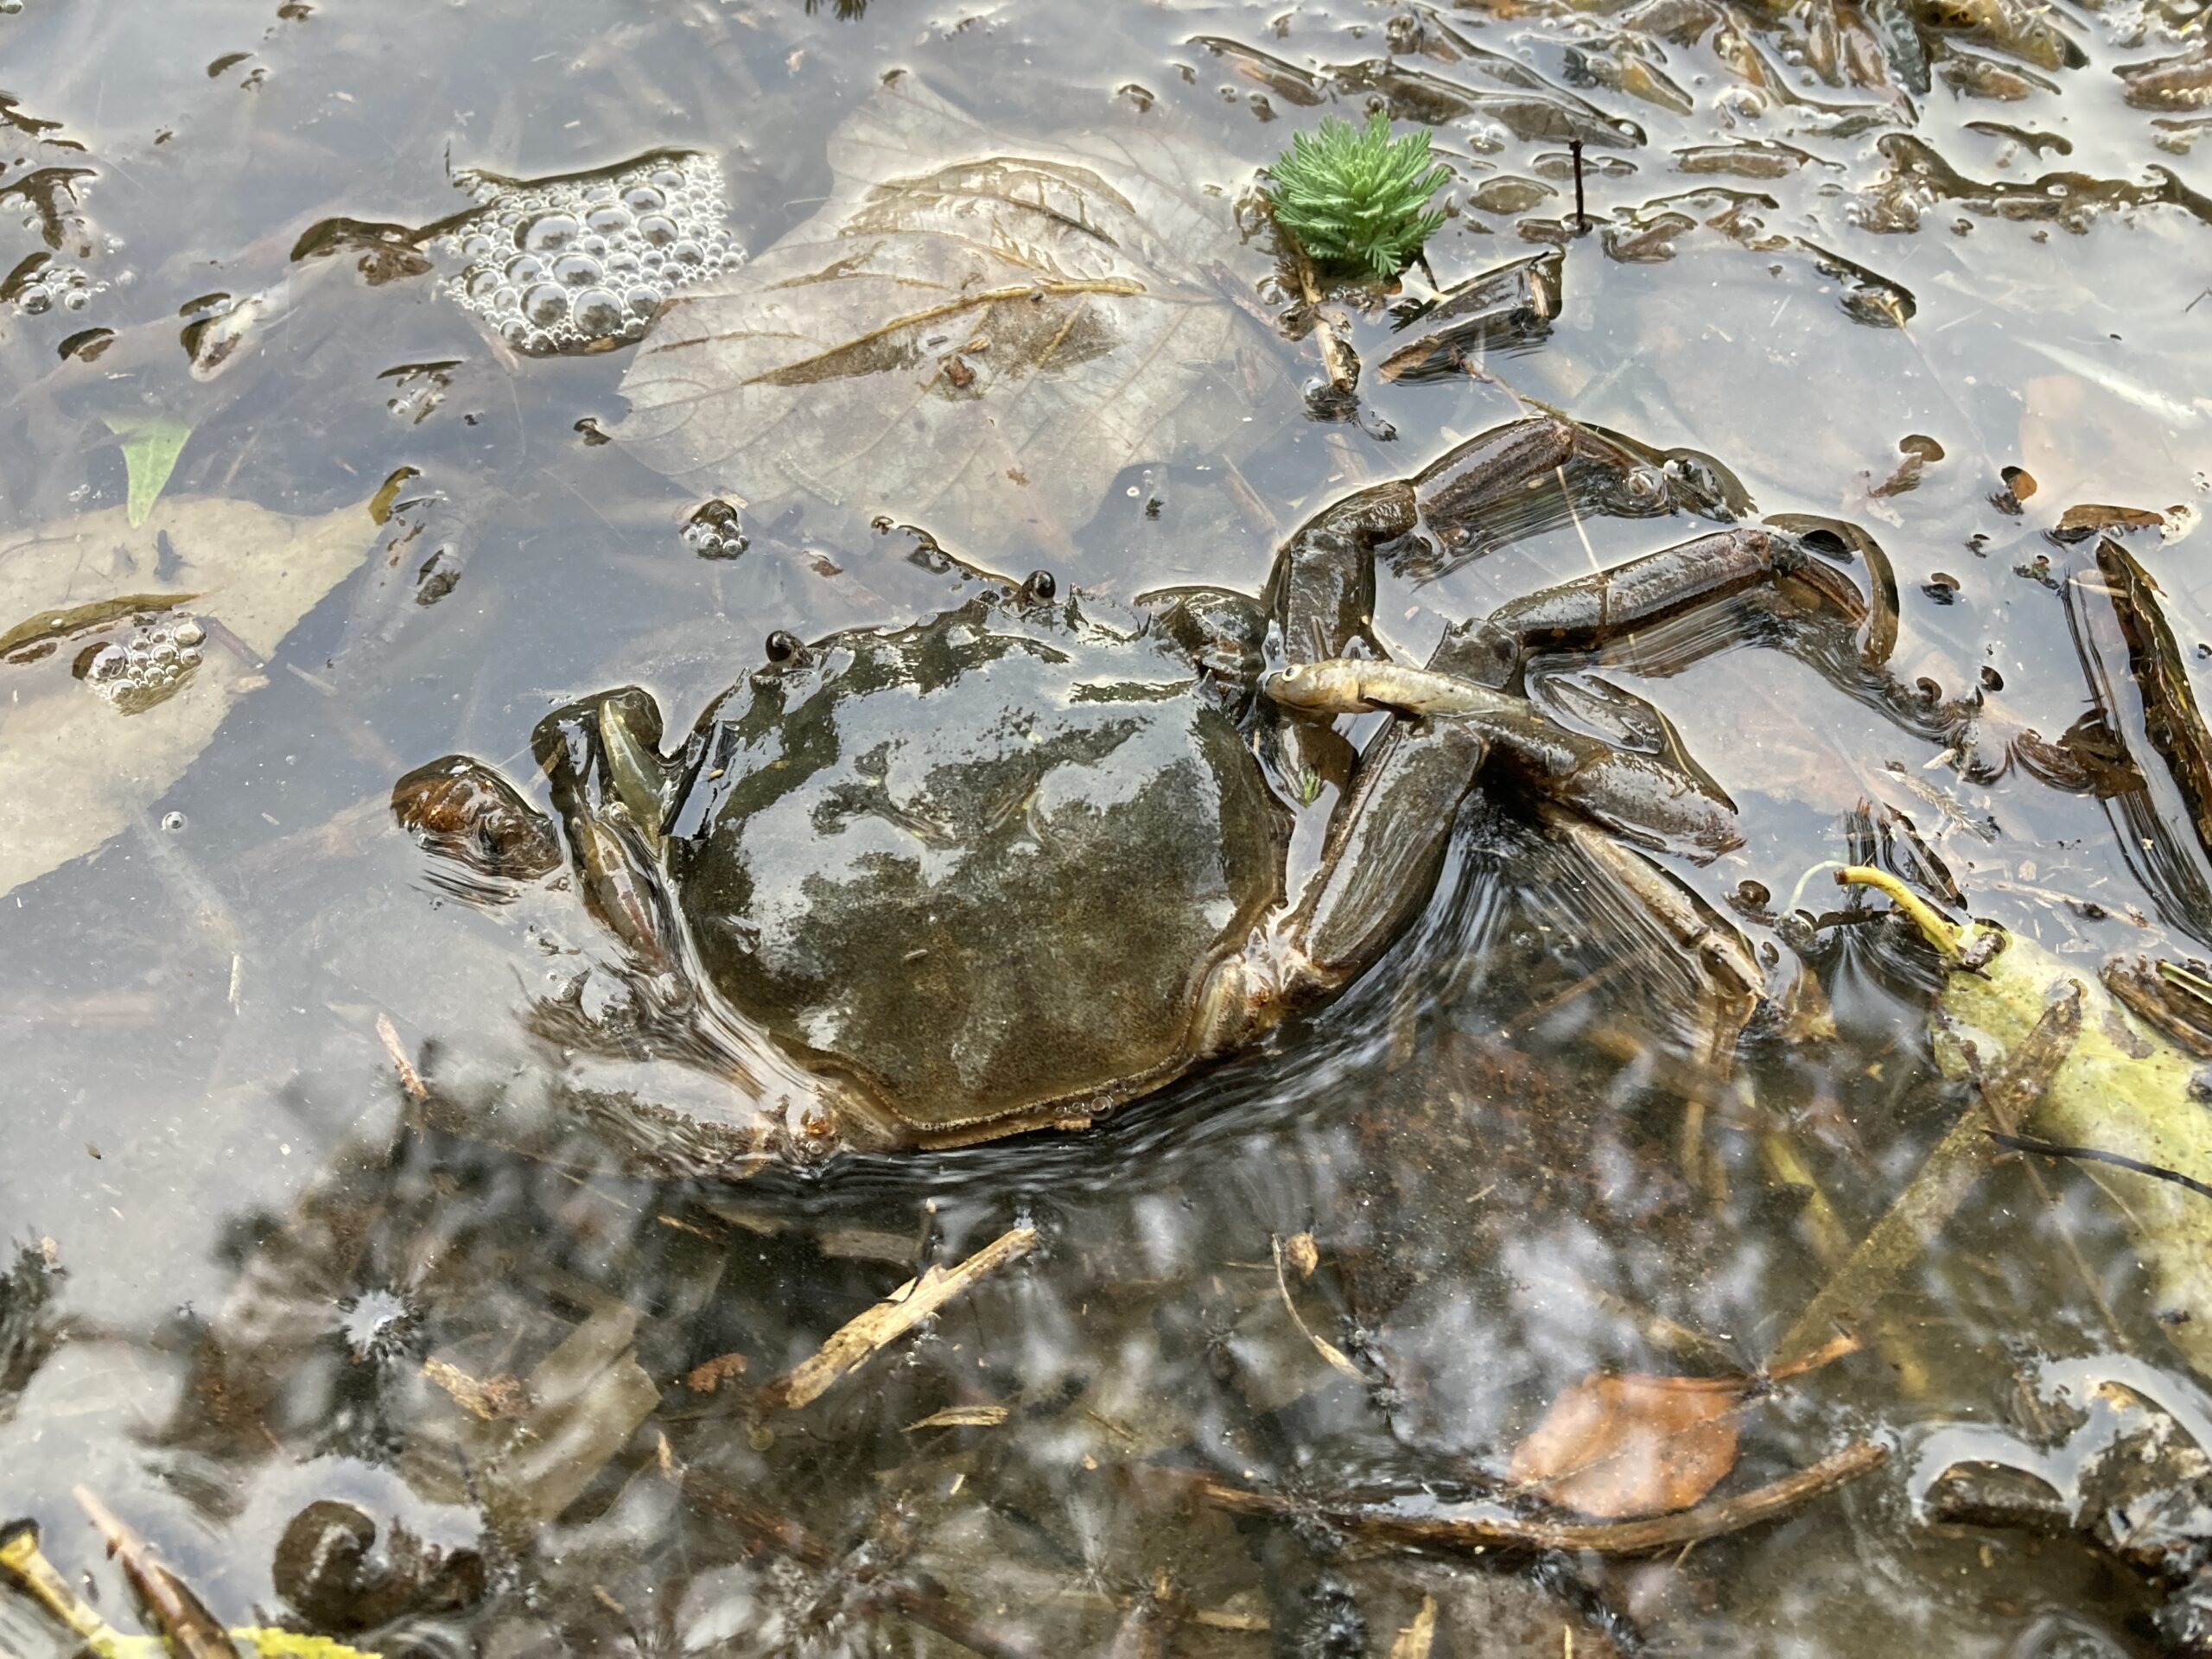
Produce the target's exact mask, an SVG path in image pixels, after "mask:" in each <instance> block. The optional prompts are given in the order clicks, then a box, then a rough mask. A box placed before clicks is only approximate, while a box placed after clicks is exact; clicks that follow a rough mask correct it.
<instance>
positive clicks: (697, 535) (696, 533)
mask: <svg viewBox="0 0 2212 1659" xmlns="http://www.w3.org/2000/svg"><path fill="white" fill-rule="evenodd" d="M683 539H684V542H685V543H687V544H688V545H689V546H690V549H691V550H692V551H693V552H694V553H696V554H697V555H698V556H700V557H701V558H702V559H734V558H735V557H736V556H738V555H739V554H741V553H742V552H744V551H745V550H746V549H747V547H749V546H750V545H752V543H750V542H749V541H748V540H747V538H746V534H745V531H744V527H743V526H742V524H741V523H740V522H739V519H738V515H737V509H736V508H735V507H734V506H732V505H730V504H729V503H728V502H727V501H724V500H722V499H721V498H719V497H717V498H715V499H713V500H710V501H707V502H703V503H702V504H701V505H700V507H699V509H698V511H696V512H694V513H693V514H692V515H691V516H690V518H686V519H685V520H684V521H683Z"/></svg>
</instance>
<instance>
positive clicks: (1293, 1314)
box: [1272, 1238, 1368, 1384]
mask: <svg viewBox="0 0 2212 1659" xmlns="http://www.w3.org/2000/svg"><path fill="white" fill-rule="evenodd" d="M1272 1242H1273V1243H1274V1253H1275V1288H1276V1289H1277V1290H1279V1291H1281V1293H1282V1305H1283V1306H1284V1308H1285V1309H1286V1310H1287V1312H1288V1313H1289V1314H1290V1322H1291V1323H1292V1324H1293V1325H1296V1326H1297V1327H1298V1334H1299V1335H1300V1336H1301V1337H1304V1338H1306V1341H1307V1342H1309V1343H1311V1344H1313V1351H1314V1352H1315V1353H1317V1354H1319V1355H1320V1356H1321V1357H1322V1358H1323V1359H1325V1360H1326V1361H1328V1362H1329V1369H1330V1370H1332V1371H1335V1372H1337V1373H1338V1374H1339V1375H1340V1376H1348V1377H1350V1378H1351V1380H1352V1381H1353V1382H1355V1383H1362V1384H1364V1383H1366V1382H1367V1381H1368V1378H1367V1376H1366V1374H1365V1373H1364V1372H1363V1371H1362V1370H1360V1369H1359V1367H1358V1366H1357V1365H1355V1364H1353V1363H1351V1360H1350V1359H1348V1358H1346V1357H1345V1356H1344V1350H1343V1349H1341V1348H1339V1347H1338V1346H1337V1345H1336V1344H1334V1343H1333V1342H1331V1341H1330V1340H1329V1339H1328V1338H1326V1337H1325V1336H1322V1335H1321V1334H1320V1333H1319V1332H1317V1331H1315V1330H1314V1329H1313V1326H1312V1325H1308V1324H1306V1316H1305V1315H1304V1314H1303V1313H1300V1312H1299V1311H1298V1304H1297V1303H1296V1302H1295V1301H1294V1300H1292V1298H1291V1294H1290V1279H1289V1276H1288V1274H1286V1273H1285V1272H1284V1271H1283V1248H1282V1240H1281V1239H1280V1238H1278V1239H1275V1240H1274V1241H1272Z"/></svg>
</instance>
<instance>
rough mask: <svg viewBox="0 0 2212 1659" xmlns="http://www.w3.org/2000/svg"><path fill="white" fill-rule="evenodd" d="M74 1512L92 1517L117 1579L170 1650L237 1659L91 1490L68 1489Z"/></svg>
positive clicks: (190, 1597)
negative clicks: (172, 1647) (140, 1605)
mask: <svg viewBox="0 0 2212 1659" xmlns="http://www.w3.org/2000/svg"><path fill="white" fill-rule="evenodd" d="M71 1495H72V1496H73V1497H75V1498H76V1500H77V1503H78V1505H79V1507H80V1508H81V1509H82V1510H84V1511H85V1513H86V1515H87V1516H91V1517H92V1524H93V1525H94V1526H96V1527H98V1528H99V1530H100V1536H101V1537H102V1538H103V1539H105V1541H106V1542H107V1553H108V1554H110V1555H112V1556H113V1557H114V1558H115V1559H116V1561H117V1564H118V1565H119V1566H120V1567H122V1568H123V1576H124V1578H126V1579H128V1580H130V1587H131V1589H132V1590H133V1591H135V1592H137V1596H138V1599H139V1600H140V1602H142V1603H143V1605H144V1606H145V1609H146V1616H147V1617H148V1618H150V1619H151V1620H152V1621H153V1623H154V1627H155V1628H156V1630H160V1631H161V1633H162V1635H163V1636H165V1637H168V1639H169V1641H170V1642H171V1643H174V1644H175V1648H176V1650H177V1651H178V1652H179V1653H181V1654H182V1655H184V1656H185V1659H238V1649H237V1648H236V1647H234V1646H232V1643H231V1638H230V1635H229V1633H228V1632H227V1631H226V1630H224V1629H223V1627H222V1626H221V1625H220V1624H217V1623H216V1622H215V1618H214V1615H213V1614H212V1613H210V1612H209V1611H207V1609H206V1608H205V1607H203V1606H201V1605H200V1598H199V1597H197V1596H195V1595H194V1594H193V1593H192V1592H191V1591H190V1590H189V1589H188V1588H187V1587H186V1586H185V1582H184V1580H182V1579H180V1578H179V1577H177V1575H176V1574H175V1573H172V1572H170V1571H169V1570H168V1568H167V1567H163V1566H162V1564H161V1563H160V1562H159V1561H157V1560H155V1559H154V1553H153V1551H152V1550H151V1549H150V1548H148V1547H147V1543H146V1541H145V1540H144V1539H143V1538H141V1537H140V1536H139V1535H137V1533H135V1532H133V1531H132V1530H131V1529H130V1526H129V1525H128V1524H127V1523H126V1522H124V1521H123V1520H122V1519H121V1517H119V1516H117V1514H116V1513H115V1511H114V1510H111V1509H109V1508H108V1506H107V1505H106V1504H105V1503H101V1502H100V1500H99V1496H98V1495H97V1494H95V1493H94V1492H93V1491H92V1490H91V1488H89V1487H85V1486H77V1487H73V1488H71Z"/></svg>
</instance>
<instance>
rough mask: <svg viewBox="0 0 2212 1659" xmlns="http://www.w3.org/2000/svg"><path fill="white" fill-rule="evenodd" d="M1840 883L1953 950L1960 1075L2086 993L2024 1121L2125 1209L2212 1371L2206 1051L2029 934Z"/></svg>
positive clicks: (1947, 996)
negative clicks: (2200, 1074) (2060, 1003)
mask: <svg viewBox="0 0 2212 1659" xmlns="http://www.w3.org/2000/svg"><path fill="white" fill-rule="evenodd" d="M1840 879H1843V880H1850V881H1853V882H1857V883H1860V884H1863V885H1865V886H1868V887H1877V888H1879V889H1880V890H1881V891H1882V892H1884V893H1886V894H1887V895H1888V896H1889V898H1890V899H1891V902H1893V903H1895V904H1896V905H1897V906H1898V907H1899V908H1900V909H1902V910H1904V912H1906V913H1907V914H1908V915H1909V916H1910V917H1911V918H1912V920H1913V923H1914V925H1916V927H1918V928H1919V930H1920V931H1921V933H1922V934H1923V937H1925V938H1927V940H1928V941H1929V944H1932V945H1934V946H1935V947H1936V950H1938V951H1940V952H1941V953H1942V955H1943V957H1945V960H1946V963H1947V964H1948V967H1949V968H1950V969H1951V971H1950V972H1949V974H1948V976H1947V977H1946V978H1945V980H1944V982H1943V988H1942V992H1941V993H1940V994H1939V996H1938V999H1937V1008H1936V1014H1935V1016H1934V1027H1935V1029H1934V1038H1935V1049H1936V1061H1937V1063H1938V1064H1939V1065H1942V1067H1943V1069H1944V1070H1945V1071H1947V1072H1948V1073H1949V1074H1950V1075H1952V1076H1954V1077H1956V1076H1959V1075H1961V1073H1963V1072H1964V1071H1966V1069H1967V1061H1966V1052H1965V1045H1967V1044H1969V1043H1970V1044H1972V1045H1973V1047H1974V1054H1975V1056H1976V1057H1977V1058H1978V1061H1979V1064H1980V1065H1981V1066H1982V1067H1983V1068H1984V1069H1985V1070H1986V1069H1987V1068H1989V1067H1992V1066H1994V1065H1998V1064H1999V1062H2000V1061H2001V1060H2003V1059H2004V1058H2006V1057H2007V1056H2009V1055H2011V1054H2012V1053H2013V1052H2015V1051H2016V1050H2017V1049H2018V1048H2019V1047H2020V1046H2021V1045H2022V1044H2024V1042H2025V1041H2026V1040H2027V1038H2028V1036H2029V1033H2031V1031H2032V1030H2034V1029H2035V1027H2036V1025H2037V1021H2038V1020H2040V1019H2041V1018H2042V1017H2043V1014H2044V1009H2045V1008H2046V1007H2048V1006H2049V1004H2050V1001H2051V1000H2052V998H2053V995H2054V994H2056V995H2068V996H2072V995H2078V997H2079V998H2080V1001H2081V1030H2080V1033H2079V1034H2078V1036H2076V1037H2075V1039H2074V1041H2073V1043H2072V1045H2071V1046H2070V1047H2069V1049H2068V1050H2067V1052H2066V1055H2065V1058H2063V1061H2062V1062H2061V1063H2060V1064H2059V1065H2058V1067H2057V1069H2056V1071H2055V1072H2054V1073H2053V1074H2052V1075H2051V1077H2050V1081H2049V1084H2048V1085H2047V1087H2046V1088H2045V1089H2044V1092H2043V1095H2042V1096H2041V1098H2040V1099H2038V1100H2037V1102H2036V1103H2034V1105H2033V1106H2032V1108H2031V1109H2030V1110H2029V1111H2028V1112H2027V1114H2026V1116H2024V1119H2023V1121H2022V1124H2021V1127H2022V1128H2024V1129H2025V1130H2026V1131H2027V1133H2028V1134H2029V1135H2033V1136H2037V1137H2040V1138H2041V1139H2042V1140H2043V1141H2047V1142H2049V1143H2051V1144H2052V1145H2054V1146H2056V1147H2062V1148H2064V1149H2067V1150H2069V1151H2072V1152H2075V1153H2076V1154H2077V1159H2076V1160H2077V1161H2078V1162H2079V1163H2080V1165H2081V1167H2082V1170H2083V1172H2084V1173H2087V1174H2088V1176H2089V1178H2090V1179H2092V1180H2094V1181H2095V1182H2096V1184H2097V1185H2099V1186H2100V1187H2101V1188H2103V1189H2104V1191H2105V1192H2106V1193H2107V1195H2109V1196H2110V1197H2111V1198H2112V1200H2113V1203H2114V1204H2115V1205H2118V1206H2119V1209H2120V1215H2121V1217H2122V1218H2123V1220H2124V1221H2125V1222H2126V1227H2127V1232H2128V1236H2129V1237H2130V1238H2132V1239H2133V1241H2134V1244H2135V1251H2136V1255H2138V1256H2139V1258H2140V1259H2141V1261H2142V1263H2143V1268H2144V1272H2145V1274H2147V1275H2148V1277H2149V1279H2150V1281H2151V1292H2152V1296H2153V1297H2155V1298H2156V1300H2157V1313H2158V1322H2159V1325H2161V1326H2162V1327H2163V1328H2164V1331H2165V1332H2166V1334H2167V1336H2168V1337H2169V1338H2171V1340H2172V1342H2173V1344H2174V1346H2175V1347H2177V1348H2178V1349H2179V1350H2180V1351H2181V1352H2182V1354H2183V1357H2185V1358H2187V1359H2188V1361H2189V1363H2190V1364H2191V1365H2193V1366H2195V1367H2196V1370H2197V1371H2198V1373H2199V1374H2200V1375H2202V1376H2212V1198H2207V1197H2205V1196H2204V1189H2205V1188H2207V1187H2208V1186H2212V1135H2208V1134H2207V1133H2206V1128H2205V1125H2206V1122H2207V1115H2206V1111H2205V1109H2204V1107H2203V1105H2202V1104H2201V1103H2200V1102H2199V1101H2198V1100H2197V1098H2196V1095H2195V1077H2196V1071H2197V1069H2198V1062H2197V1060H2196V1058H2195V1057H2194V1056H2192V1055H2190V1054H2188V1053H2186V1052H2183V1050H2182V1049H2181V1048H2180V1047H2179V1046H2177V1045H2176V1044H2175V1043H2173V1042H2172V1041H2171V1040H2170V1039H2168V1038H2167V1037H2166V1035H2165V1033H2163V1032H2161V1031H2158V1030H2156V1029H2154V1028H2153V1027H2151V1026H2150V1025H2148V1024H2146V1023H2145V1021H2143V1020H2140V1019H2139V1018H2137V1017H2136V1015H2135V1014H2133V1013H2132V1012H2130V1011H2129V1010H2128V1009H2127V1008H2126V1007H2125V1006H2123V1005H2122V1004H2121V1003H2120V1001H2119V1000H2118V999H2117V998H2115V997H2114V996H2113V995H2112V993H2111V992H2110V991H2108V990H2107V989H2106V988H2105V987H2104V986H2103V984H2101V982H2098V981H2097V980H2096V979H2095V978H2094V977H2092V976H2088V975H2087V974H2085V973H2083V972H2082V970H2081V969H2079V968H2077V967H2075V966H2072V965H2069V963H2067V962H2066V961H2065V960H2064V959H2063V958H2061V957H2056V956H2055V955H2053V954H2052V953H2051V952H2050V951H2049V950H2045V949H2044V947H2043V946H2041V945H2039V944H2036V943H2035V942H2034V941H2033V940H2031V939H2027V938H2022V937H2021V936H2020V935H2019V934H2017V933H2006V932H2005V931H2003V930H2001V929H1999V928H1996V927H1993V926H1992V925H1989V924H1987V923H1986V922H1972V923H1969V924H1967V925H1966V926H1965V927H1962V928H1961V927H1957V926H1955V925H1953V924H1952V923H1950V922H1949V921H1948V920H1947V919H1946V918H1943V917H1942V916H1941V915H1938V914H1937V913H1936V912H1935V911H1934V910H1933V909H1932V908H1930V907H1929V905H1928V904H1927V903H1926V902H1925V901H1923V899H1920V898H1919V897H1918V896H1917V895H1916V894H1915V893H1912V892H1911V891H1910V890H1909V889H1907V888H1906V887H1904V885H1903V884H1902V883H1901V882H1899V881H1898V880H1897V879H1896V878H1895V877H1894V876H1891V875H1890V874H1887V873H1886V872H1885V871H1881V870H1871V869H1855V868H1854V869H1847V870H1845V871H1843V872H1841V874H1840ZM2079 1154H2086V1155H2079ZM2114 1158H2117V1159H2120V1160H2126V1163H2114V1162H2111V1161H2108V1160H2112V1159H2114ZM2128 1163H2132V1164H2133V1167H2129V1166H2127V1164H2128ZM2152 1171H2163V1172H2165V1174H2163V1175H2162V1174H2159V1173H2149V1172H2152ZM2172 1176H2178V1177H2181V1178H2182V1179H2170V1177H2172ZM2191 1182H2193V1183H2195V1184H2196V1185H2195V1187H2194V1189H2192V1187H2191V1186H2190V1185H2189V1183H2191Z"/></svg>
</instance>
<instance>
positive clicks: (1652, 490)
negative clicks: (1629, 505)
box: [1628, 467, 1667, 507]
mask: <svg viewBox="0 0 2212 1659" xmlns="http://www.w3.org/2000/svg"><path fill="white" fill-rule="evenodd" d="M1628 499H1630V500H1631V501H1633V502H1635V503H1636V504H1637V505H1638V506H1640V507H1648V506H1652V505H1656V504H1657V503H1659V502H1661V501H1663V500H1665V499H1667V480H1666V479H1665V478H1664V477H1663V476H1662V474H1660V472H1659V470H1658V468H1656V467H1637V468H1635V469H1634V470H1633V471H1632V472H1630V474H1629V475H1628Z"/></svg>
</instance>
